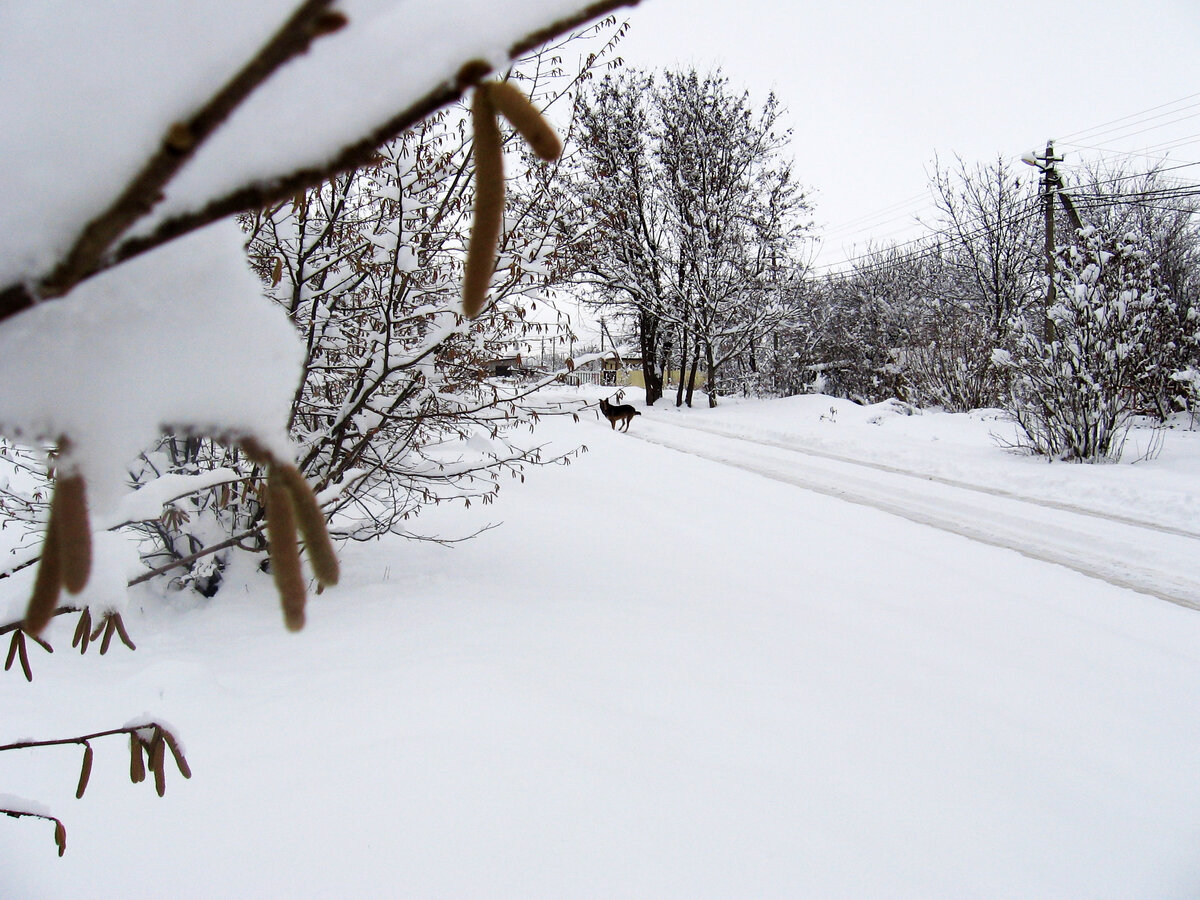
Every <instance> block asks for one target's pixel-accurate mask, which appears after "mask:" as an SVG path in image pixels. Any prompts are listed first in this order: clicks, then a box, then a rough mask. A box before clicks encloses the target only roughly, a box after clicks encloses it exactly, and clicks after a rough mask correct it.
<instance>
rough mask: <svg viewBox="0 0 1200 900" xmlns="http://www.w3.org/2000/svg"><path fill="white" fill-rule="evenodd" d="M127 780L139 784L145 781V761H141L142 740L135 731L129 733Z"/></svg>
mask: <svg viewBox="0 0 1200 900" xmlns="http://www.w3.org/2000/svg"><path fill="white" fill-rule="evenodd" d="M129 780H130V781H132V782H133V783H134V784H141V783H142V782H143V781H145V780H146V761H145V760H144V759H142V739H141V738H140V737H138V735H137V732H136V731H131V732H130V733H129Z"/></svg>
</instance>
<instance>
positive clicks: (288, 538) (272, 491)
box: [267, 466, 307, 631]
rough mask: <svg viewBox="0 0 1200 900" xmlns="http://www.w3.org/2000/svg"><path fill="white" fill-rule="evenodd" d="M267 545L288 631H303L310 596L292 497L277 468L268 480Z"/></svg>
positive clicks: (272, 470) (274, 468) (273, 469)
mask: <svg viewBox="0 0 1200 900" xmlns="http://www.w3.org/2000/svg"><path fill="white" fill-rule="evenodd" d="M267 543H268V545H269V547H270V552H271V574H272V576H273V577H274V579H275V589H276V590H278V591H279V602H280V604H281V605H282V607H283V622H284V625H286V626H287V629H288V631H299V630H300V629H301V628H303V627H304V604H305V601H306V599H307V597H306V595H305V589H304V575H303V573H302V572H301V571H300V547H299V546H298V545H297V543H296V516H295V512H294V510H293V508H292V498H291V495H290V493H289V492H288V489H287V487H286V486H285V485H284V482H283V479H282V478H280V477H279V474H278V470H277V468H276V467H274V466H272V469H271V473H270V476H269V477H268V478H267Z"/></svg>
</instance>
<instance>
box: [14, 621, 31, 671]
mask: <svg viewBox="0 0 1200 900" xmlns="http://www.w3.org/2000/svg"><path fill="white" fill-rule="evenodd" d="M17 634H19V635H21V639H20V640H19V641H17V658H18V659H20V661H21V672H22V674H24V676H25V680H26V681H33V669H31V668H29V651H28V650H27V649H26V648H25V635H23V634H21V632H19V631H18V632H17Z"/></svg>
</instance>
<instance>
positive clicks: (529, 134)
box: [488, 81, 562, 162]
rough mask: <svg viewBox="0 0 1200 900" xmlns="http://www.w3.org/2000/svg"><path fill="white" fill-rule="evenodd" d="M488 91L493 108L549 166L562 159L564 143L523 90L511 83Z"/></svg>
mask: <svg viewBox="0 0 1200 900" xmlns="http://www.w3.org/2000/svg"><path fill="white" fill-rule="evenodd" d="M488 87H489V88H490V89H491V100H492V103H493V105H494V106H495V107H496V109H497V110H499V111H500V112H501V113H502V114H503V115H504V118H506V119H508V121H509V122H510V123H512V126H513V128H515V129H517V131H518V132H519V133H520V135H521V137H523V138H525V140H526V141H527V142H528V143H529V146H530V147H531V148H532V149H533V152H534V153H536V154H537V155H538V156H539V157H540V158H541V159H544V160H545V161H546V162H553V161H554V160H556V159H558V157H559V156H561V155H562V141H561V140H559V138H558V135H557V134H556V133H555V131H554V129H553V128H552V127H551V126H550V123H549V122H547V121H546V118H545V117H544V116H543V115H542V113H541V111H540V110H539V109H538V108H537V107H536V106H534V105H533V104H532V103H530V102H529V98H528V97H526V96H525V94H524V93H523V92H522V91H521V89H520V88H518V87H517V86H516V85H515V84H513V83H512V82H511V81H497V82H493V83H491V84H489V85H488Z"/></svg>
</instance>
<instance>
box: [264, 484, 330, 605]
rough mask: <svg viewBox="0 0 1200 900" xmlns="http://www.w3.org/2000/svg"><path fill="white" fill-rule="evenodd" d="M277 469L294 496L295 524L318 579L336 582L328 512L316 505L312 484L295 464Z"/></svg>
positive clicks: (325, 582)
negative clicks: (327, 522)
mask: <svg viewBox="0 0 1200 900" xmlns="http://www.w3.org/2000/svg"><path fill="white" fill-rule="evenodd" d="M275 472H276V473H277V474H278V476H279V477H280V478H281V479H282V481H283V484H284V487H286V488H287V491H288V495H289V496H290V497H291V500H292V510H293V512H294V513H295V514H296V524H297V525H299V527H300V534H301V536H302V537H303V538H304V546H305V549H307V550H308V561H309V563H310V564H311V565H312V569H313V574H314V575H316V576H317V582H318V583H319V584H320V585H322V586H325V585H328V586H333V585H335V584H337V583H338V574H339V572H338V559H337V553H335V552H334V549H333V541H331V540H330V539H329V531H328V530H327V529H326V528H325V515H324V513H322V512H321V507H320V506H318V505H317V498H316V497H314V496H313V492H312V488H310V487H309V486H308V482H307V481H305V480H304V476H303V475H301V474H300V472H299V471H298V470H297V469H296V467H295V466H289V465H281V466H276V467H275Z"/></svg>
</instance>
